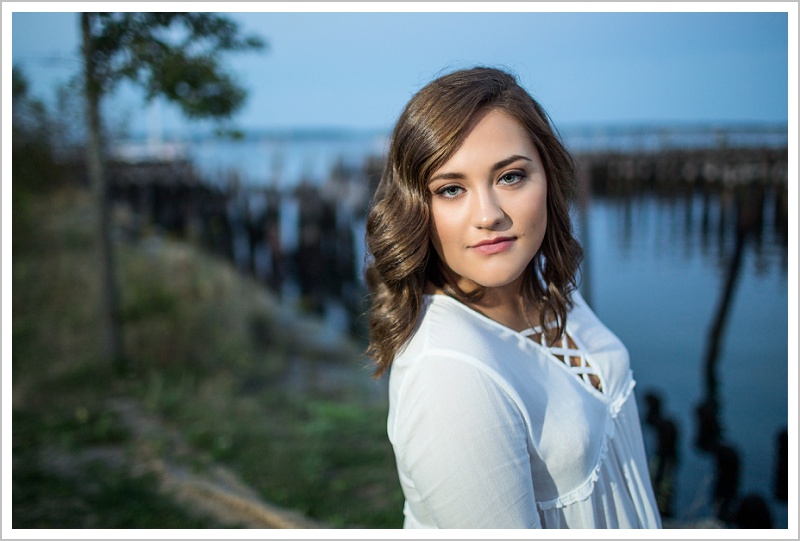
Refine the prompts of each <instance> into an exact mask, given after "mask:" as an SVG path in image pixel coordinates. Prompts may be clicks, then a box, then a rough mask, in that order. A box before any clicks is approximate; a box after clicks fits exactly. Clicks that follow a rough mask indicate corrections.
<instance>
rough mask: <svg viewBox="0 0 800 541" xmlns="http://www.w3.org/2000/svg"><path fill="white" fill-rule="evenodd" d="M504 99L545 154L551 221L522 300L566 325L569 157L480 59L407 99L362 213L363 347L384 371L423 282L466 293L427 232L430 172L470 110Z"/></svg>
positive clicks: (512, 84)
mask: <svg viewBox="0 0 800 541" xmlns="http://www.w3.org/2000/svg"><path fill="white" fill-rule="evenodd" d="M486 109H500V110H502V111H504V112H506V113H508V114H510V115H511V116H512V117H514V118H515V119H516V120H517V121H519V122H520V123H521V124H522V125H523V126H524V127H525V129H526V130H527V132H528V134H529V135H530V138H531V141H532V142H533V144H534V145H535V146H536V149H537V150H538V151H539V154H540V156H541V158H542V164H543V166H544V169H545V173H546V177H547V229H546V231H545V235H544V240H543V241H542V246H541V247H540V249H539V251H538V252H537V253H536V255H535V256H534V257H533V259H532V260H531V262H530V264H529V265H528V268H527V269H526V270H525V278H524V280H523V286H522V287H523V289H522V299H521V302H527V303H530V306H532V307H533V308H534V309H535V310H536V311H537V313H538V314H539V315H540V319H541V320H542V321H550V320H555V321H556V322H557V326H556V327H555V328H554V329H553V330H552V334H553V336H551V339H552V338H554V337H557V336H560V335H561V334H563V332H564V330H565V327H566V320H567V312H568V310H569V309H570V308H571V306H572V292H573V291H574V290H575V289H576V287H577V282H576V275H577V272H578V267H579V265H580V262H581V258H582V256H583V252H582V250H581V247H580V245H579V244H578V241H577V240H576V239H575V237H574V235H573V232H572V223H571V220H570V216H569V201H570V200H571V199H572V197H573V196H574V195H575V190H576V179H575V167H574V164H573V161H572V158H571V157H570V155H569V153H568V152H567V151H566V149H565V148H564V146H563V144H562V143H561V140H560V138H559V136H558V135H557V134H556V132H555V130H554V129H553V128H552V127H551V123H550V120H549V118H548V116H547V113H546V112H545V111H544V109H543V108H542V107H541V106H540V105H539V104H538V103H537V102H536V100H534V99H533V98H532V97H531V96H530V95H529V94H528V93H527V92H526V91H525V90H524V89H523V88H522V87H521V86H520V85H519V84H518V82H517V80H516V78H515V77H514V76H513V75H511V74H509V73H507V72H505V71H502V70H499V69H495V68H488V67H476V68H471V69H466V70H460V71H456V72H453V73H450V74H447V75H444V76H442V77H440V78H438V79H436V80H434V81H432V82H431V83H429V84H428V85H426V86H425V87H424V88H422V89H421V90H420V91H419V92H418V93H417V94H416V95H414V97H412V98H411V100H410V101H409V102H408V104H407V105H406V107H405V109H404V110H403V112H402V113H401V114H400V117H399V118H398V120H397V123H396V124H395V127H394V130H393V132H392V138H391V144H390V149H389V156H388V159H387V161H386V166H385V169H384V172H383V176H382V177H381V181H380V183H379V184H378V188H377V190H376V192H375V195H374V197H373V200H372V203H371V206H370V210H369V214H368V216H367V233H366V241H367V247H368V251H369V256H370V261H369V263H368V265H367V269H366V279H367V286H368V287H369V290H370V294H371V302H372V307H371V310H370V320H369V340H370V343H369V346H368V348H367V354H368V355H369V356H370V357H371V358H372V359H373V361H374V363H375V371H374V376H375V377H379V376H381V375H382V374H383V373H384V372H386V370H387V369H388V368H389V367H390V366H391V363H392V360H393V359H394V357H395V355H397V353H398V351H400V349H401V348H402V347H403V346H404V344H405V343H406V342H407V341H408V340H409V338H410V337H411V335H412V334H413V332H414V328H415V325H416V323H417V319H418V317H419V312H420V308H421V306H422V294H423V290H424V288H425V286H426V283H428V282H431V283H433V284H434V285H436V286H438V287H439V288H441V289H442V290H443V291H444V292H445V293H447V294H448V295H451V296H453V297H455V298H457V299H459V300H461V301H462V302H474V301H476V300H478V299H480V297H481V295H482V293H483V290H482V289H480V288H479V289H478V290H476V291H473V292H470V293H465V292H464V291H462V290H461V289H460V288H459V287H458V286H457V285H456V284H455V283H454V282H453V281H452V280H451V279H449V278H448V273H447V272H443V269H442V262H440V261H439V257H438V255H437V254H436V251H435V250H434V249H433V246H432V245H431V240H430V231H431V227H432V222H431V212H430V199H431V196H430V191H429V190H428V179H429V178H430V176H431V175H432V174H433V172H434V171H436V170H437V169H438V168H439V167H441V166H442V165H443V164H444V163H445V162H446V161H447V160H448V159H449V158H450V156H452V155H453V153H454V152H455V151H456V150H457V149H458V147H459V146H460V145H461V143H462V142H463V140H464V138H465V137H466V135H467V132H468V131H469V128H470V127H471V123H472V120H473V119H474V118H475V116H476V114H478V113H479V112H481V111H484V110H486Z"/></svg>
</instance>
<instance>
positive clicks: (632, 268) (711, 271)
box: [584, 196, 788, 528]
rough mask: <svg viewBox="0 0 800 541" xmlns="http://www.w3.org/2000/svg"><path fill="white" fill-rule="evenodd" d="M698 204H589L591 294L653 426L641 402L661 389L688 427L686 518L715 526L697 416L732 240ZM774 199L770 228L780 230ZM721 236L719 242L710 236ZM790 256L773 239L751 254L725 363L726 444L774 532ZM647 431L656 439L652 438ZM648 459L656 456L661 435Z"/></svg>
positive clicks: (710, 469)
mask: <svg viewBox="0 0 800 541" xmlns="http://www.w3.org/2000/svg"><path fill="white" fill-rule="evenodd" d="M701 204H702V203H701V198H700V197H699V196H693V197H688V198H686V199H679V200H672V199H670V200H666V199H663V198H659V197H656V196H647V197H641V198H636V199H626V200H620V199H617V200H613V199H609V200H598V199H595V200H593V201H592V204H591V207H590V210H589V216H588V235H585V236H586V238H585V239H584V242H585V243H586V246H587V250H588V254H587V256H588V268H587V269H586V273H585V276H584V288H588V290H589V292H590V296H591V299H590V302H591V304H592V306H593V307H594V309H595V311H596V312H597V314H598V315H599V316H600V318H601V319H602V320H603V321H604V322H605V323H606V324H607V325H608V327H609V328H611V330H612V331H614V332H615V333H616V334H617V335H618V336H619V337H620V338H621V339H622V340H623V342H624V343H625V344H626V346H627V347H628V350H629V352H630V354H631V363H632V367H633V370H634V375H635V377H636V379H637V382H638V385H637V397H638V400H639V407H640V412H641V413H642V415H644V411H645V407H644V404H643V401H642V396H643V394H644V392H646V391H648V390H650V389H658V390H659V391H660V392H661V394H662V395H663V397H664V398H665V399H666V403H665V409H666V414H667V415H669V416H671V417H673V418H674V419H675V420H676V421H677V423H678V426H679V429H680V435H679V447H680V464H679V470H678V480H677V493H676V495H675V507H676V509H677V511H678V512H677V513H676V514H677V518H682V519H684V520H693V519H697V518H699V517H702V516H704V515H708V514H709V513H710V512H711V510H710V507H709V505H708V502H709V500H710V490H711V487H710V485H709V483H710V482H711V478H712V476H713V474H714V462H713V461H712V460H711V459H710V458H709V457H708V455H706V454H703V453H700V452H699V451H697V450H696V449H695V447H694V438H695V435H696V430H697V426H696V422H695V414H694V409H695V407H696V406H697V405H698V403H699V402H700V401H701V400H702V399H703V397H704V394H705V388H706V387H705V373H704V369H703V366H704V359H705V352H706V347H707V345H708V340H709V336H708V334H709V330H710V328H711V325H712V321H713V319H714V317H715V314H716V311H717V309H718V306H719V304H720V301H721V297H722V293H723V285H724V283H725V278H726V276H727V272H728V261H729V260H730V255H731V253H732V251H733V241H734V239H733V230H732V228H731V227H725V226H724V224H723V227H722V228H720V227H719V225H720V224H719V221H720V220H721V219H722V216H721V215H720V214H718V215H717V216H712V217H711V218H710V222H711V223H710V225H709V228H708V229H707V230H705V231H706V233H704V230H703V228H702V225H701V223H700V219H699V215H700V211H701ZM770 208H771V205H770V199H769V198H767V202H766V204H765V210H766V211H767V212H766V214H765V220H764V221H765V223H766V224H770V223H771V215H770V213H769V209H770ZM710 231H713V234H711V233H709V232H710ZM787 265H788V261H787V252H786V249H785V247H784V246H782V245H781V242H780V241H779V237H778V236H777V235H776V234H775V232H774V230H772V229H771V228H770V227H768V226H767V227H765V229H764V232H763V236H762V239H761V244H760V246H757V245H756V243H755V242H750V243H749V244H746V245H745V251H744V255H743V260H742V265H741V271H740V274H739V276H738V281H737V282H736V286H735V289H734V290H733V298H732V302H731V304H730V307H729V314H728V319H727V325H726V326H725V327H724V331H723V334H722V345H721V350H720V353H719V357H718V365H717V375H718V378H719V399H720V403H721V424H722V427H723V438H724V440H726V441H728V442H730V443H732V444H733V445H734V446H735V447H736V448H737V449H738V450H739V452H740V458H741V467H742V478H741V485H740V490H739V494H740V495H744V494H746V493H749V492H757V493H759V494H761V495H762V496H763V497H765V498H766V499H767V500H768V503H769V504H770V508H771V509H770V510H771V512H772V514H773V520H774V521H775V526H776V527H783V528H785V527H787V526H786V524H787V518H786V517H787V511H786V504H784V503H781V502H779V501H777V500H776V499H775V498H773V497H772V489H773V487H772V480H773V476H774V467H775V464H774V456H775V447H774V442H775V436H776V434H777V432H778V431H779V430H781V429H785V428H786V427H787V422H788V421H787V412H788V380H787V372H788V364H787V363H788V345H787V344H788V272H787ZM646 430H647V431H649V429H646ZM646 435H647V437H648V448H650V449H652V442H651V438H652V436H653V435H652V434H646Z"/></svg>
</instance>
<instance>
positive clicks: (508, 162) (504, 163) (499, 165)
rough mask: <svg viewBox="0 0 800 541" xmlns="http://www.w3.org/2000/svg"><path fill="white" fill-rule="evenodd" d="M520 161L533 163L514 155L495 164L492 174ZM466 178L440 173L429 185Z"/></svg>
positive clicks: (460, 174) (461, 174) (526, 158)
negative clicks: (438, 181)
mask: <svg viewBox="0 0 800 541" xmlns="http://www.w3.org/2000/svg"><path fill="white" fill-rule="evenodd" d="M518 160H525V161H527V162H530V161H533V160H531V159H530V158H528V157H526V156H520V155H519V154H514V155H513V156H509V157H508V158H505V159H503V160H500V161H499V162H497V163H496V164H494V165H493V166H492V172H493V173H494V172H495V171H497V170H499V169H502V168H503V167H506V166H509V165H511V164H512V163H514V162H516V161H518ZM465 177H466V175H464V173H447V172H445V173H439V174H438V175H434V176H432V177H431V179H430V180H429V181H428V184H430V183H431V182H433V181H435V180H461V179H463V178H465Z"/></svg>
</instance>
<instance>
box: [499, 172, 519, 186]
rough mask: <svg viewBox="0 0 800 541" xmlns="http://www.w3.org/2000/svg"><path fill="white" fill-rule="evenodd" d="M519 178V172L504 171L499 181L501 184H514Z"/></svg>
mask: <svg viewBox="0 0 800 541" xmlns="http://www.w3.org/2000/svg"><path fill="white" fill-rule="evenodd" d="M520 180H522V174H520V173H506V174H505V175H503V176H502V177H500V182H501V183H503V184H516V183H517V182H519V181H520Z"/></svg>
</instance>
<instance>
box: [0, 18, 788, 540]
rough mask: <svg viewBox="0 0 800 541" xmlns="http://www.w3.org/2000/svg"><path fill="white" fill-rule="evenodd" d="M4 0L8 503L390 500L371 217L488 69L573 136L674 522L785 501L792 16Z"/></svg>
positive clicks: (771, 522) (391, 519) (328, 509)
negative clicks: (383, 181)
mask: <svg viewBox="0 0 800 541" xmlns="http://www.w3.org/2000/svg"><path fill="white" fill-rule="evenodd" d="M7 5H8V4H5V5H4V18H3V33H4V45H6V48H5V49H4V58H3V59H4V62H3V81H4V88H7V86H6V85H5V83H6V81H7V80H8V79H13V81H12V83H13V104H12V106H13V111H12V113H13V115H12V124H13V132H12V140H11V160H12V165H11V172H12V178H11V183H9V182H6V183H5V186H6V187H7V188H8V186H9V184H11V188H12V193H11V194H10V196H11V197H10V198H9V197H5V200H6V201H11V205H12V208H11V211H12V218H13V223H12V227H13V239H12V241H13V242H12V247H11V249H12V253H11V255H12V265H11V268H12V277H11V278H12V282H11V283H12V288H13V289H12V304H13V324H12V340H13V357H12V374H11V381H12V385H13V396H12V402H13V408H12V415H13V417H12V429H11V430H12V439H11V441H12V459H13V472H12V477H13V487H12V498H13V507H12V510H13V516H12V519H11V523H12V527H13V528H217V527H219V528H222V527H224V528H228V527H245V528H250V527H258V528H261V527H267V528H317V527H322V528H328V527H330V528H357V527H365V528H397V527H401V526H402V518H403V517H402V503H403V499H402V494H401V492H400V489H399V484H398V482H397V477H396V471H395V469H394V468H395V466H394V457H393V455H392V450H391V446H390V445H389V442H388V441H387V439H386V431H385V418H386V407H387V396H386V392H385V391H386V388H385V385H386V381H385V379H382V380H374V379H372V378H371V377H370V373H371V371H370V363H369V360H368V359H366V358H365V357H364V356H363V355H362V352H363V349H364V347H365V345H366V341H367V335H366V319H365V317H364V313H365V311H366V310H367V309H368V307H369V304H368V303H369V300H368V298H367V297H366V289H365V286H364V282H363V278H362V270H363V263H364V257H365V248H364V242H363V234H364V224H365V213H366V210H367V206H368V203H369V200H370V197H371V194H372V192H373V190H374V188H375V186H376V184H377V182H378V180H379V176H380V172H381V169H382V166H383V160H384V156H385V152H386V149H387V142H388V136H389V133H390V130H391V127H392V125H393V122H394V121H395V119H396V117H397V116H398V115H399V113H400V111H401V109H402V107H403V106H404V105H405V103H406V102H407V101H408V99H409V98H410V97H411V96H412V95H413V94H414V93H415V92H416V91H417V90H419V89H420V88H421V87H422V86H424V85H425V84H426V83H427V82H429V81H430V80H431V79H433V78H435V77H436V76H437V75H439V74H441V73H444V72H447V71H451V70H453V69H458V68H465V67H470V66H473V65H478V64H481V65H491V66H497V67H502V68H506V69H508V70H510V71H512V72H514V73H516V74H517V75H518V77H519V79H520V82H521V83H522V84H523V86H524V87H525V88H527V89H528V90H529V92H530V93H531V94H532V95H533V96H534V97H535V98H537V99H538V100H540V101H541V103H542V104H543V105H544V107H545V108H546V109H547V111H548V113H549V114H550V116H551V118H552V121H553V123H554V124H555V126H556V127H557V128H558V130H559V131H560V133H561V135H562V138H563V140H564V143H565V145H566V146H567V148H568V149H569V150H570V151H571V152H572V153H573V155H574V157H575V159H576V162H577V165H578V168H579V172H580V180H581V192H580V197H579V198H578V199H577V200H576V201H575V202H574V205H573V212H574V215H573V218H574V222H575V225H576V229H577V231H578V234H579V237H580V240H581V242H582V244H583V246H584V249H585V252H586V259H585V262H584V264H583V267H582V270H581V290H582V292H583V295H584V297H585V298H586V299H587V301H588V302H589V304H590V305H591V306H592V307H593V308H594V310H595V311H596V312H597V314H598V315H599V317H600V318H601V319H602V320H603V321H604V322H605V323H606V324H607V326H608V327H609V328H610V329H611V330H612V331H613V332H615V333H616V334H617V335H618V336H619V337H620V338H621V339H622V340H623V342H624V343H625V344H626V345H627V347H628V349H629V351H630V354H631V361H632V366H633V370H634V375H635V377H636V379H637V400H638V402H639V409H640V413H641V417H642V422H643V430H644V433H645V438H646V442H645V443H646V448H647V453H648V457H649V459H650V461H651V475H652V477H653V480H654V485H655V487H656V492H657V497H658V502H659V507H660V508H661V511H662V514H663V516H664V522H665V526H666V527H674V528H750V527H763V528H787V527H788V525H789V518H788V512H787V506H788V501H789V499H791V498H790V495H789V489H788V479H789V473H788V456H789V452H788V449H789V434H788V419H789V389H790V386H789V379H788V378H789V375H790V374H789V366H790V365H793V363H796V361H797V359H796V358H794V357H790V352H789V348H788V341H789V336H788V329H789V314H790V310H792V309H796V307H794V306H790V305H789V299H788V287H789V284H788V282H789V272H788V267H789V262H790V250H793V249H795V248H796V247H795V246H794V245H793V244H792V243H791V242H790V232H789V193H788V192H789V181H790V177H791V178H792V179H794V180H796V171H790V170H789V161H788V144H789V135H790V133H789V123H788V118H789V113H788V107H789V100H790V99H792V100H795V101H796V96H789V94H788V88H789V84H790V80H789V77H790V73H789V70H788V66H789V65H790V58H789V51H788V46H789V16H790V14H789V13H787V12H773V13H767V12H757V11H755V12H738V13H727V12H716V13H715V12H702V13H700V12H675V13H670V12H659V13H648V12H641V13H611V12H608V13H604V12H597V13H581V12H574V13H548V12H517V13H514V12H503V13H499V12H488V13H477V12H475V13H470V12H450V13H425V12H407V13H383V12H356V13H315V12H307V13H302V12H285V13H284V12H281V13H279V12H260V13H242V12H237V13H208V14H205V15H203V16H200V17H195V15H197V14H194V15H192V16H188V17H183V18H182V17H172V18H171V17H170V16H166V15H157V14H152V13H151V14H147V13H138V14H128V16H127V17H123V16H113V17H111V16H110V17H105V18H104V17H97V16H95V15H92V16H84V15H83V14H81V13H74V12H36V11H31V10H35V8H29V7H27V6H26V8H25V9H26V11H17V10H19V9H21V8H19V7H18V6H13V4H12V7H11V8H6V6H7ZM528 7H529V6H528ZM530 9H535V8H530ZM681 9H683V8H681ZM10 10H14V11H13V12H10ZM795 14H796V12H795ZM220 21H226V22H227V23H226V24H222V23H221V22H220ZM8 33H10V35H11V39H10V40H8V39H7V37H6V36H8V35H9V34H8ZM9 41H10V44H11V50H10V52H9V51H8V48H7V47H8V44H9ZM87 43H88V44H90V45H91V47H92V51H91V52H90V53H89V54H88V55H87V49H86V48H85V47H86V44H87ZM82 47H83V48H82ZM794 60H796V57H795V58H794ZM87 66H91V69H86V68H87ZM793 76H794V77H795V78H796V73H794V74H793ZM794 83H795V85H796V79H795V81H794ZM93 85H94V86H93ZM794 88H796V86H795V87H794ZM91 89H94V90H93V91H90V90H91ZM240 98H241V99H240ZM5 103H6V102H4V106H5ZM91 111H95V116H94V119H95V120H94V121H93V120H92V118H93V116H92V114H91ZM6 113H8V111H6V110H4V115H5V114H6ZM93 122H95V123H94V124H93ZM794 135H795V139H794V141H796V134H794ZM5 150H6V148H5V147H4V151H5ZM7 157H8V156H7V155H5V154H4V158H7ZM6 171H7V169H4V173H5V172H6ZM794 180H793V181H794ZM4 195H9V194H7V193H4ZM4 210H5V209H4ZM792 234H793V233H792ZM792 238H794V237H792ZM795 240H796V239H795ZM792 279H793V280H795V279H796V276H793V277H792ZM792 353H793V354H796V352H792ZM6 381H8V378H6ZM6 403H7V402H6ZM6 426H7V425H6ZM792 438H796V435H795V434H792ZM791 441H792V442H794V441H796V440H795V439H792V440H791ZM793 448H794V447H793ZM8 450H9V447H8V446H4V452H7V451H8ZM794 495H795V494H794V493H792V496H791V497H794ZM795 503H796V502H795ZM795 525H796V522H795Z"/></svg>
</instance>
